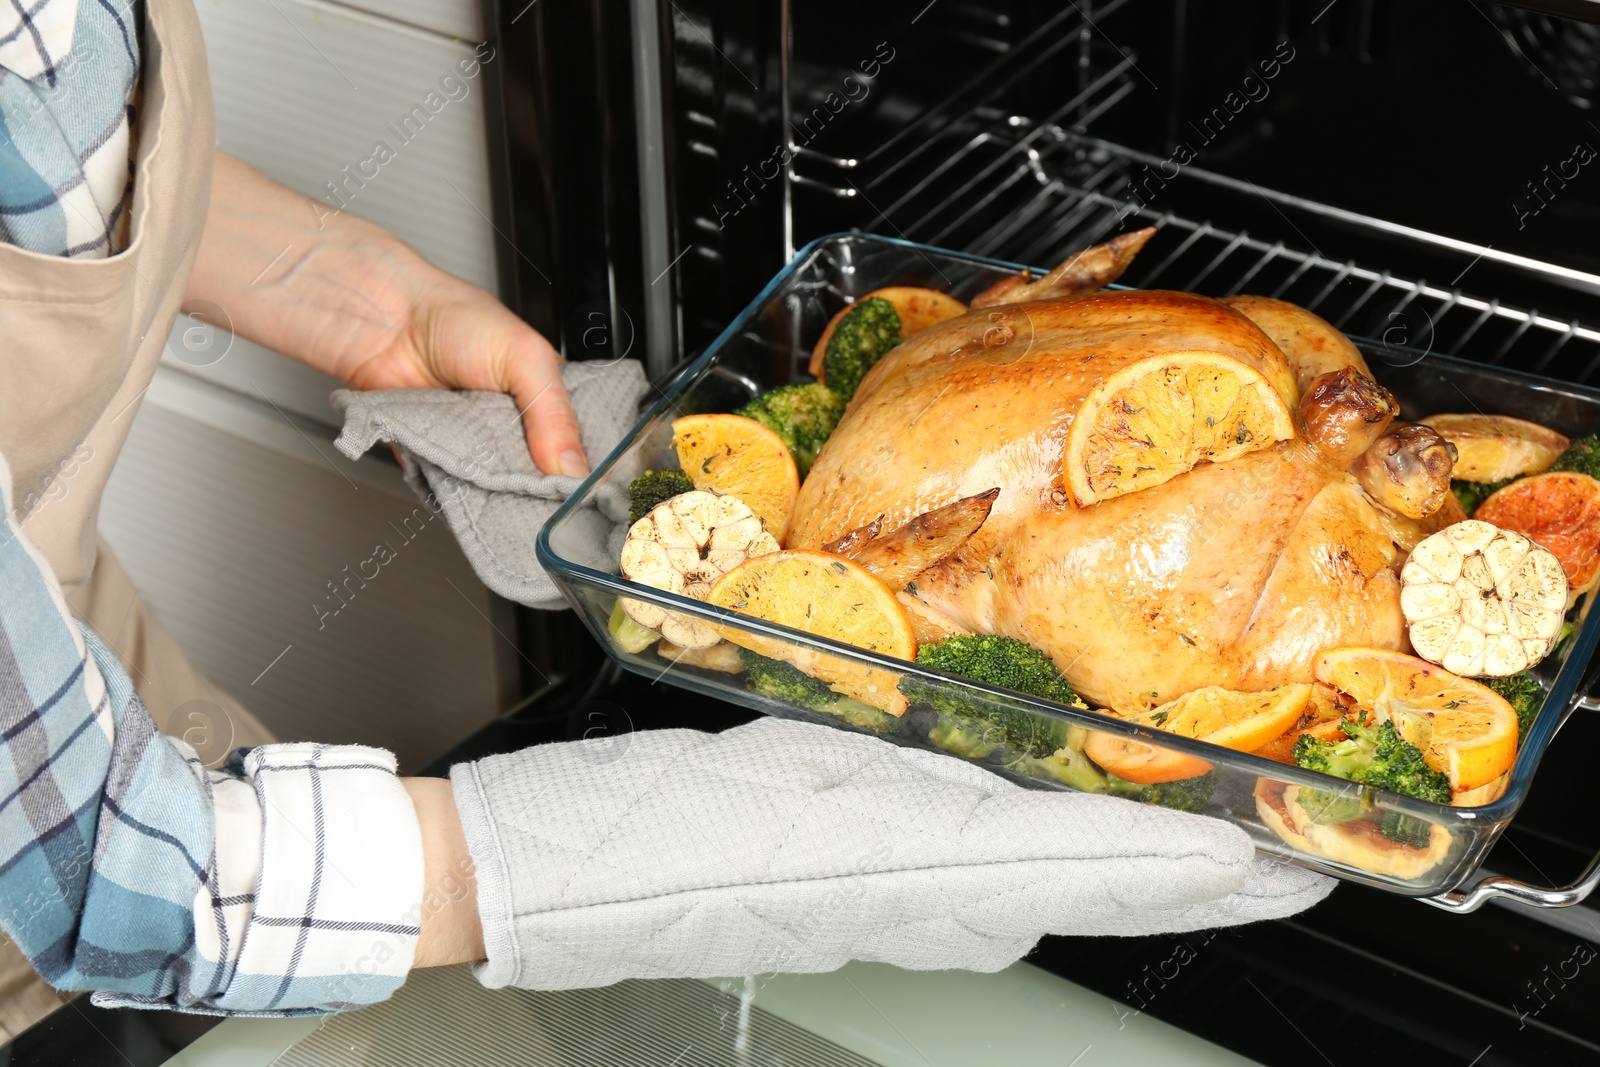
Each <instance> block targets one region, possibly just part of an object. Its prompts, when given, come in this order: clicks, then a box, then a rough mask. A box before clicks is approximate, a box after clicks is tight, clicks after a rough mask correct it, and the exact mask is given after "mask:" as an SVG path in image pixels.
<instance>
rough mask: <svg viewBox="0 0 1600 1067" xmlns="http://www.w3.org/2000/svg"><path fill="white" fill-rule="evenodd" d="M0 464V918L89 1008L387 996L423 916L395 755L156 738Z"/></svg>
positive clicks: (200, 1007)
mask: <svg viewBox="0 0 1600 1067" xmlns="http://www.w3.org/2000/svg"><path fill="white" fill-rule="evenodd" d="M11 494H12V488H11V473H10V469H9V468H8V467H7V466H6V464H5V461H4V457H0V514H3V515H4V522H3V525H0V926H3V927H4V929H5V932H6V933H8V934H9V935H10V936H11V937H12V938H13V939H14V940H15V941H16V942H17V944H18V946H19V947H20V948H21V949H22V951H23V952H24V953H26V954H27V956H28V958H29V959H30V960H31V961H32V962H33V965H34V966H35V967H36V968H37V969H38V970H39V973H40V974H41V975H43V976H44V978H45V979H46V980H47V981H49V982H50V983H51V984H52V985H55V986H56V987H58V988H61V989H92V990H97V991H98V992H97V993H96V996H95V1000H96V1001H97V1002H98V1003H103V1004H110V1005H121V1006H135V1007H161V1008H178V1009H181V1010H187V1011H195V1012H205V1013H214V1014H235V1013H236V1014H270V1015H296V1014H307V1013H311V1012H318V1011H329V1010H337V1009H341V1008H351V1007H359V1006H362V1005H364V1004H368V1003H371V1002H373V1001H377V1000H382V999H384V998H385V997H387V996H388V995H389V994H390V993H391V992H392V991H393V990H394V989H395V988H396V987H398V986H399V985H400V983H401V982H403V981H404V978H405V974H406V972H407V971H408V970H409V969H410V965H411V960H412V954H413V950H414V948H415V946H416V939H417V935H418V931H419V927H420V925H421V918H422V914H423V903H422V841H421V833H420V830H419V828H418V824H417V818H416V813H415V810H414V809H413V807H412V804H411V800H410V797H409V795H408V794H407V793H406V791H405V788H404V787H403V786H402V785H401V784H400V781H399V779H398V778H397V777H396V776H395V763H394V757H393V756H392V755H391V754H389V753H387V752H384V751H381V750H378V749H371V748H363V747H360V746H327V745H314V744H289V745H266V746H262V747H259V748H255V749H251V750H240V751H239V752H235V753H234V755H233V757H232V758H231V760H230V762H229V763H228V764H227V766H226V767H225V768H223V769H222V770H212V769H208V768H207V767H205V766H204V765H203V764H202V763H201V762H200V760H199V758H198V757H197V756H196V755H195V752H194V750H193V749H191V748H190V747H189V746H188V745H186V744H184V743H183V742H182V741H179V740H176V739H174V738H170V737H164V736H162V735H161V734H160V733H158V732H157V730H156V727H155V724H154V723H153V722H152V721H151V719H150V715H149V713H148V712H147V711H146V710H145V707H144V704H143V703H142V702H141V701H140V699H139V696H138V694H137V693H136V692H135V691H134V688H133V685H132V683H131V682H130V681H129V678H128V675H127V673H126V672H125V671H124V670H123V668H122V665H121V664H120V663H119V662H118V660H117V658H116V657H115V656H114V655H113V654H111V653H110V652H109V651H108V650H107V649H106V647H105V645H103V644H102V643H101V642H100V641H99V640H98V639H97V638H96V637H95V636H94V634H93V633H91V632H90V631H88V630H87V628H85V627H83V626H82V625H81V624H79V623H78V622H76V621H75V620H74V619H73V618H72V616H71V614H70V613H69V611H68V609H67V606H66V602H65V601H64V600H63V599H62V596H61V591H60V588H59V587H58V586H57V584H56V582H55V579H54V577H53V576H52V575H51V573H50V570H49V566H48V564H46V563H45V562H44V558H43V557H42V556H41V555H40V554H39V552H38V550H37V549H36V548H35V547H34V546H33V545H32V544H31V543H30V542H29V541H28V539H27V537H26V536H25V535H24V534H22V533H21V532H20V531H19V529H18V528H17V525H16V522H15V519H14V518H13V515H12V495H11Z"/></svg>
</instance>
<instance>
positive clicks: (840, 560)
mask: <svg viewBox="0 0 1600 1067" xmlns="http://www.w3.org/2000/svg"><path fill="white" fill-rule="evenodd" d="M707 603H710V604H715V605H717V606H718V607H723V608H731V609H732V610H734V611H740V612H744V613H746V614H749V615H754V616H756V617H757V618H760V619H765V620H767V621H768V622H775V623H778V624H779V625H780V626H788V627H791V628H792V629H795V630H803V631H805V632H806V633H809V634H816V635H817V636H819V637H828V638H832V639H833V640H835V641H839V642H842V643H844V644H847V645H854V646H855V647H857V648H864V649H867V650H868V651H871V652H878V653H881V654H883V655H885V656H892V657H894V658H895V659H905V660H909V659H912V658H913V657H915V656H916V654H917V641H916V637H915V635H914V632H913V629H912V625H911V620H910V619H909V618H908V617H907V616H906V610H905V608H903V607H901V606H900V602H899V601H898V600H896V599H895V595H894V593H893V592H892V591H891V590H890V589H889V587H888V586H886V585H884V584H883V583H882V582H881V581H879V580H878V579H877V578H875V577H873V575H872V573H871V572H870V571H868V570H867V569H866V568H864V567H862V566H861V565H860V564H859V563H855V562H853V561H851V560H848V559H845V558H844V557H843V556H835V555H833V554H832V553H829V552H814V551H810V550H801V549H792V550H790V551H786V552H773V553H769V554H768V555H765V556H756V557H753V558H751V559H748V560H745V561H744V562H743V563H741V564H740V565H739V566H737V567H735V568H733V570H731V571H729V572H728V573H727V574H724V575H723V576H722V578H721V579H720V580H719V581H718V582H717V584H716V585H714V586H712V588H711V596H710V597H709V598H707ZM711 628H712V629H714V630H715V631H716V632H717V633H719V634H721V635H722V637H723V638H725V639H726V640H729V641H732V642H733V643H734V644H736V645H739V646H741V647H743V648H748V649H750V650H751V651H752V652H757V653H760V654H761V655H763V656H766V657H767V658H769V659H778V660H783V661H784V662H786V663H792V664H794V665H795V667H797V668H799V669H800V670H802V671H804V672H805V673H806V674H809V675H811V676H812V677H813V678H820V679H822V680H823V681H824V682H827V683H828V685H829V686H830V687H831V688H832V689H833V690H834V691H835V692H838V693H843V694H844V695H845V696H849V697H854V698H855V699H857V700H859V701H861V702H862V703H864V704H871V705H872V706H873V707H875V708H881V709H883V710H884V711H887V712H888V713H889V714H891V715H903V714H905V710H906V708H907V707H908V702H907V701H906V698H905V697H904V696H902V695H901V694H900V690H899V689H898V688H896V687H897V686H898V684H899V681H900V676H899V675H898V674H896V673H895V672H893V671H886V670H883V669H882V668H879V667H869V666H866V665H865V664H861V663H856V662H854V661H851V660H847V659H842V658H840V657H838V656H831V655H829V654H827V653H826V652H818V651H815V650H813V649H809V648H800V647H797V646H795V645H792V644H790V643H789V642H787V641H783V640H781V639H778V638H773V637H765V636H762V635H760V634H753V633H748V632H747V631H745V630H743V629H741V628H739V627H737V626H729V625H727V624H725V623H712V624H711Z"/></svg>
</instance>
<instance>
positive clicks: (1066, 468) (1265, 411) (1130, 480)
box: [1061, 352, 1294, 507]
mask: <svg viewBox="0 0 1600 1067" xmlns="http://www.w3.org/2000/svg"><path fill="white" fill-rule="evenodd" d="M1293 436H1294V420H1293V418H1292V417H1291V414H1290V411H1289V405H1288V404H1286V403H1285V402H1284V399H1283V397H1282V396H1281V395H1279V393H1278V391H1277V390H1276V389H1274V388H1273V387H1272V385H1271V383H1270V382H1269V381H1268V380H1267V378H1266V376H1265V375H1264V374H1262V373H1261V372H1260V371H1259V370H1256V369H1255V368H1254V367H1252V366H1250V365H1249V364H1247V363H1245V362H1243V361H1242V360H1239V359H1235V358H1233V357H1231V356H1226V355H1222V354H1221V353H1217V352H1175V353H1172V354H1169V355H1163V356H1151V357H1149V358H1148V359H1142V360H1139V361H1138V362H1136V363H1134V364H1132V365H1131V366H1128V367H1124V368H1123V369H1122V370H1120V371H1117V372H1116V373H1115V374H1113V375H1111V376H1110V377H1108V378H1107V379H1106V380H1105V381H1104V382H1102V383H1101V384H1100V385H1099V386H1097V387H1096V388H1095V390H1094V392H1092V393H1090V394H1089V395H1088V396H1087V397H1086V398H1085V399H1084V401H1083V404H1082V405H1081V406H1080V407H1079V408H1078V412H1077V414H1076V415H1075V416H1074V417H1073V420H1072V429H1071V430H1070V431H1068V434H1067V444H1066V449H1065V451H1064V452H1063V453H1062V456H1061V480H1062V484H1064V485H1065V486H1066V487H1067V489H1068V490H1069V491H1070V492H1071V493H1072V498H1073V500H1074V501H1076V503H1077V505H1078V506H1079V507H1088V506H1089V505H1090V504H1094V503H1096V502H1098V501H1101V500H1109V499H1111V498H1112V497H1118V496H1122V495H1123V494H1124V493H1136V492H1138V491H1139V490H1141V489H1149V488H1150V487H1151V486H1156V485H1160V484H1162V483H1163V482H1166V481H1168V480H1170V479H1172V478H1173V477H1175V476H1176V475H1179V474H1182V473H1184V472H1185V471H1187V470H1190V469H1192V468H1193V467H1194V466H1195V465H1196V464H1198V463H1201V462H1204V461H1207V460H1210V461H1212V462H1215V463H1220V462H1222V461H1223V460H1229V459H1232V458H1234V457H1235V456H1242V455H1244V454H1245V453H1247V452H1254V451H1256V450H1257V449H1261V448H1266V447H1267V446H1268V445H1271V444H1273V443H1275V442H1277V441H1283V440H1286V439H1288V438H1290V437H1293Z"/></svg>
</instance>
